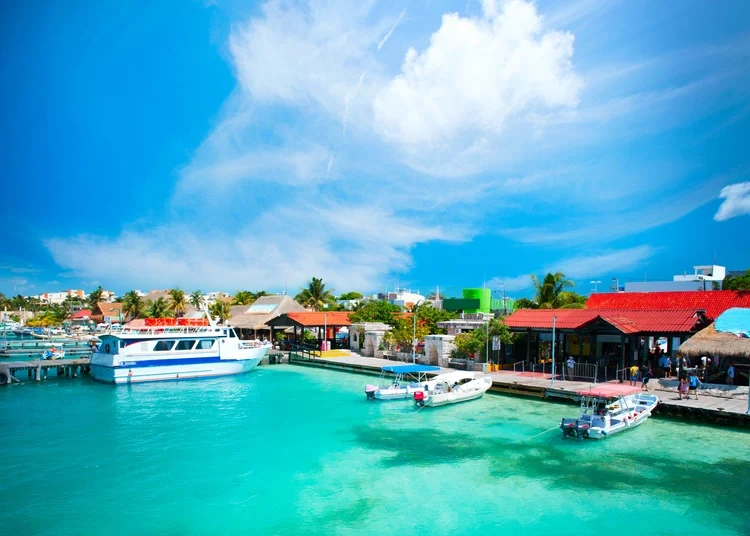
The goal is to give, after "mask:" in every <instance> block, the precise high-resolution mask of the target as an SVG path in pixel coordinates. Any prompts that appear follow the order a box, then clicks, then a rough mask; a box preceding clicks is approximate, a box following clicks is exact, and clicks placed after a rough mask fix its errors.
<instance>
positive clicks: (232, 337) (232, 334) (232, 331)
mask: <svg viewBox="0 0 750 536" xmlns="http://www.w3.org/2000/svg"><path fill="white" fill-rule="evenodd" d="M236 336H237V335H236V334H235V333H234V330H233V329H230V330H229V338H230V339H234V338H235V337H236Z"/></svg>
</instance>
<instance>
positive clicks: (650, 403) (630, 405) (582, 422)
mask: <svg viewBox="0 0 750 536" xmlns="http://www.w3.org/2000/svg"><path fill="white" fill-rule="evenodd" d="M579 394H581V416H580V417H578V418H577V419H565V418H563V420H562V422H561V423H560V429H561V430H562V435H563V438H567V437H576V438H578V439H604V438H606V437H609V436H612V435H615V434H618V433H620V432H624V431H626V430H631V429H633V428H635V427H637V426H640V425H641V424H643V423H644V422H646V420H647V419H648V418H649V417H650V416H651V412H652V411H653V410H654V408H655V407H656V406H657V404H658V403H659V398H658V397H657V396H656V395H652V394H647V393H634V394H630V395H617V396H612V395H605V394H597V393H595V392H594V393H585V394H584V393H579Z"/></svg>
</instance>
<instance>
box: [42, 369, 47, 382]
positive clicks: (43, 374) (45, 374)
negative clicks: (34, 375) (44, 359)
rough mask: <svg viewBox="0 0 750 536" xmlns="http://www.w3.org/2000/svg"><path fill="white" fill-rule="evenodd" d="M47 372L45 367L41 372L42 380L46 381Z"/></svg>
mask: <svg viewBox="0 0 750 536" xmlns="http://www.w3.org/2000/svg"><path fill="white" fill-rule="evenodd" d="M47 372H49V369H48V368H46V367H45V368H44V371H42V378H43V379H45V380H46V379H47Z"/></svg>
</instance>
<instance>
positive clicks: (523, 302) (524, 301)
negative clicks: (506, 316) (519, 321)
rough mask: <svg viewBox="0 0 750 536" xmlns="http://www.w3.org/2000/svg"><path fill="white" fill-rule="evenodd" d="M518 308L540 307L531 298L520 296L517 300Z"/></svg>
mask: <svg viewBox="0 0 750 536" xmlns="http://www.w3.org/2000/svg"><path fill="white" fill-rule="evenodd" d="M516 309H539V305H537V303H536V302H535V301H534V300H530V299H529V298H518V299H517V300H516Z"/></svg>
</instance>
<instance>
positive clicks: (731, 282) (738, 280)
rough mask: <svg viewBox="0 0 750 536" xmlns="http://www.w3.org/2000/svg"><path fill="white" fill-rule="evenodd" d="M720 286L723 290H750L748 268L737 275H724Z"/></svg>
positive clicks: (749, 272)
mask: <svg viewBox="0 0 750 536" xmlns="http://www.w3.org/2000/svg"><path fill="white" fill-rule="evenodd" d="M721 288H722V289H724V290H750V270H747V271H746V272H745V273H744V274H743V275H740V276H737V277H725V278H724V281H723V282H722V284H721Z"/></svg>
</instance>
